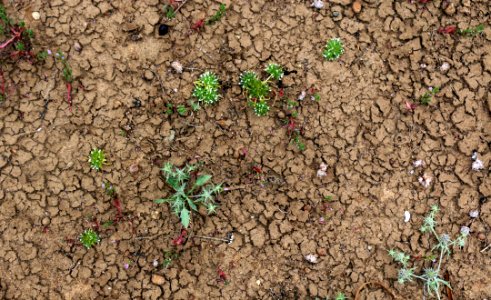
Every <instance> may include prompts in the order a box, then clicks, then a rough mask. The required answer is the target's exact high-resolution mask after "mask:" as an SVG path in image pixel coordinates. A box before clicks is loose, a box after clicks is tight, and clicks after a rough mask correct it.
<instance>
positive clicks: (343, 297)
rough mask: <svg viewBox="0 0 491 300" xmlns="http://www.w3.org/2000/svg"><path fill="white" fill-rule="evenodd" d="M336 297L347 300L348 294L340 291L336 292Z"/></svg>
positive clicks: (339, 299) (338, 299)
mask: <svg viewBox="0 0 491 300" xmlns="http://www.w3.org/2000/svg"><path fill="white" fill-rule="evenodd" d="M334 299H335V300H346V299H348V298H346V295H344V293H341V292H339V293H337V294H336V298H334Z"/></svg>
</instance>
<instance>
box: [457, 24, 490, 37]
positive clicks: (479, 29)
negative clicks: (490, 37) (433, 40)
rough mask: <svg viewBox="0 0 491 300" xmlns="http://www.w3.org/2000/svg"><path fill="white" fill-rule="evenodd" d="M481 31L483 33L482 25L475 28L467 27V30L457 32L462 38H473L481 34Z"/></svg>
mask: <svg viewBox="0 0 491 300" xmlns="http://www.w3.org/2000/svg"><path fill="white" fill-rule="evenodd" d="M483 31H484V24H479V25H477V26H475V27H469V28H467V29H464V30H460V29H459V30H458V31H457V32H458V33H459V34H460V35H463V36H475V35H478V34H481V33H483Z"/></svg>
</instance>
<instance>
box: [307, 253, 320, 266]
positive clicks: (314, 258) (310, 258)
mask: <svg viewBox="0 0 491 300" xmlns="http://www.w3.org/2000/svg"><path fill="white" fill-rule="evenodd" d="M305 260H306V261H308V262H309V263H312V264H316V263H317V255H315V254H308V255H305Z"/></svg>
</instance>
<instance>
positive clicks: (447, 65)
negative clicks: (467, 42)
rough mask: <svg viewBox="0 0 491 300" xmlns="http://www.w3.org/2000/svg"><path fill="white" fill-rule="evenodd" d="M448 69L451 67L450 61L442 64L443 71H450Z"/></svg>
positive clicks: (441, 69)
mask: <svg viewBox="0 0 491 300" xmlns="http://www.w3.org/2000/svg"><path fill="white" fill-rule="evenodd" d="M448 69H450V64H449V63H448V62H444V63H443V64H442V65H441V66H440V71H442V72H446V71H448Z"/></svg>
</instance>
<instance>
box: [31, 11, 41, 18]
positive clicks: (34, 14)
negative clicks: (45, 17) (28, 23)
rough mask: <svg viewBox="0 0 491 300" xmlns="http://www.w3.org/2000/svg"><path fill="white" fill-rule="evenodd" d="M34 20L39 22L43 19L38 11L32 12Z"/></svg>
mask: <svg viewBox="0 0 491 300" xmlns="http://www.w3.org/2000/svg"><path fill="white" fill-rule="evenodd" d="M32 18H33V19H34V20H39V19H41V14H40V13H39V12H37V11H34V12H32Z"/></svg>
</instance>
